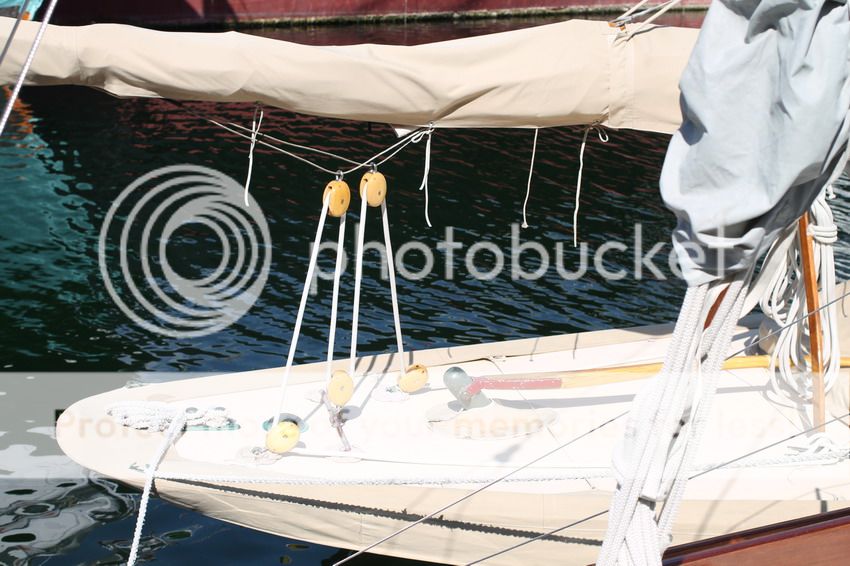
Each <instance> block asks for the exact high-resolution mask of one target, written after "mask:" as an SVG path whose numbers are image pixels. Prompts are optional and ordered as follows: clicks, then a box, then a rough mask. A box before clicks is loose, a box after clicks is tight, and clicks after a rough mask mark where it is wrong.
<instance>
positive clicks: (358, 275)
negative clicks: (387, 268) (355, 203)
mask: <svg viewBox="0 0 850 566" xmlns="http://www.w3.org/2000/svg"><path fill="white" fill-rule="evenodd" d="M367 211H368V201H367V200H366V199H365V198H364V197H363V196H362V195H361V198H360V224H359V225H358V226H357V248H356V249H355V254H356V255H355V264H354V305H353V309H352V310H353V313H352V315H351V353H350V355H349V358H348V375H350V376H351V377H352V379H353V378H354V370H355V369H356V367H357V326H358V324H359V323H360V287H361V285H362V283H363V244H364V240H365V237H366V213H367Z"/></svg>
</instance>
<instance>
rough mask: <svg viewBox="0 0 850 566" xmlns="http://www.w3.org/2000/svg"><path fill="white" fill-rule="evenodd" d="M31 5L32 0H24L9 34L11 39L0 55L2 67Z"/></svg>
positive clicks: (7, 41)
mask: <svg viewBox="0 0 850 566" xmlns="http://www.w3.org/2000/svg"><path fill="white" fill-rule="evenodd" d="M29 5H30V0H24V3H23V4H21V7H20V9H19V10H18V17H17V18H16V19H15V23H14V25H13V26H12V31H11V32H9V37H8V38H7V39H6V43H5V44H4V45H3V51H2V53H0V66H2V65H3V60H4V59H5V58H6V53H8V52H9V47H10V46H11V45H12V40H13V39H15V34H17V33H18V28H19V27H20V25H21V21H22V20H23V19H24V14H26V13H27V8H28V7H29Z"/></svg>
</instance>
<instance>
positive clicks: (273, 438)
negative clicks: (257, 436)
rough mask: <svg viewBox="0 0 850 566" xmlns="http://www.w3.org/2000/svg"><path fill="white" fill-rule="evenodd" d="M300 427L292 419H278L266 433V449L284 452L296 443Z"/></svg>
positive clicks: (277, 452)
mask: <svg viewBox="0 0 850 566" xmlns="http://www.w3.org/2000/svg"><path fill="white" fill-rule="evenodd" d="M300 437H301V429H300V428H299V427H298V423H295V422H293V421H280V422H279V423H277V424H276V425H275V426H273V427H271V428H270V429H269V431H268V432H267V433H266V450H268V451H270V452H274V453H275V454H286V453H287V452H289V451H290V450H292V449H293V448H295V445H296V444H298V440H299V439H300Z"/></svg>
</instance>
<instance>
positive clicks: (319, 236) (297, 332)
mask: <svg viewBox="0 0 850 566" xmlns="http://www.w3.org/2000/svg"><path fill="white" fill-rule="evenodd" d="M329 200H330V192H328V194H327V195H326V196H325V198H324V200H323V201H322V213H321V215H319V226H318V228H317V229H316V237H315V239H314V240H313V249H312V250H311V252H312V253H311V254H310V264H309V266H308V267H307V276H306V277H305V278H304V289H303V290H302V291H301V303H300V304H299V305H298V314H297V316H296V317H295V328H294V329H293V331H292V340H291V341H290V343H289V354H288V355H287V356H286V367H285V368H284V370H283V376H282V377H281V380H280V392H279V394H278V401H277V407H276V410H275V412H274V421H273V424H272V426H277V424H278V423H279V422H280V411H281V409H283V399H284V396H285V394H286V387H287V385H289V374H290V372H291V371H292V362H293V361H295V350H296V348H297V347H298V337H299V335H300V334H301V322H302V321H303V320H304V311H305V309H306V308H307V297H309V296H310V282H311V281H312V280H313V272H314V271H315V270H316V260H317V259H318V256H319V244H320V243H321V240H322V230H323V229H324V227H325V219H327V217H328V201H329Z"/></svg>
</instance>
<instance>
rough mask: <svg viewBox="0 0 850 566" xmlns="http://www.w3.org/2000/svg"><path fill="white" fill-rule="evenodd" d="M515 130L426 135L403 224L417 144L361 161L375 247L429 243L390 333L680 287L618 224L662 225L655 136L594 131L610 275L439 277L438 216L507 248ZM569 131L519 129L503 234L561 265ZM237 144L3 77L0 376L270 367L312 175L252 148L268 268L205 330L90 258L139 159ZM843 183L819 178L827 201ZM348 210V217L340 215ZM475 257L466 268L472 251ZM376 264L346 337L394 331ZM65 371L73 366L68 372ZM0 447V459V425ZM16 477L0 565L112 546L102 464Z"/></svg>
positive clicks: (438, 342)
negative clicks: (643, 269) (429, 263)
mask: <svg viewBox="0 0 850 566" xmlns="http://www.w3.org/2000/svg"><path fill="white" fill-rule="evenodd" d="M527 24H528V22H522V23H516V24H514V25H527ZM492 25H493V26H501V27H504V26H505V25H507V24H505V23H504V22H499V23H498V24H492ZM429 29H430V31H429ZM344 30H345V34H347V35H346V39H345V40H346V41H365V40H369V41H374V40H381V39H382V38H383V39H384V40H388V41H392V40H395V41H399V42H404V41H407V42H410V41H421V40H425V39H428V38H434V37H441V38H442V37H446V36H456V35H465V34H469V33H480V32H485V31H492V28H487V27H486V26H485V27H482V26H481V25H477V26H474V27H472V28H464V27H452V26H451V24H439V25H437V24H434V25H433V27H431V28H428V29H424V30H423V29H417V30H416V33H411V32H410V30H404V29H400V28H397V27H389V28H381V29H378V30H377V31H376V28H363V29H362V30H360V31H358V28H344ZM334 33H335V32H333V29H331V30H330V31H329V30H320V31H316V30H286V31H277V32H274V35H276V36H277V37H286V38H290V39H294V40H298V41H305V42H313V43H327V42H332V41H333V38H334V35H333V34H334ZM382 34H383V35H382ZM429 34H430V35H429ZM188 107H189V108H191V109H193V110H195V111H198V112H201V113H204V114H208V115H211V116H224V117H227V118H229V119H231V120H233V121H236V122H240V123H248V122H250V119H251V113H252V108H250V107H246V106H244V105H224V104H218V105H213V104H191V105H188ZM263 129H264V131H265V132H268V133H272V132H274V133H275V134H276V135H278V136H281V137H284V138H286V139H288V140H291V141H296V142H299V143H305V144H309V145H312V146H319V147H322V148H324V149H328V150H331V151H333V152H336V153H341V154H345V155H349V156H352V157H354V158H365V157H366V156H368V155H369V154H370V153H373V152H374V151H375V150H377V149H380V148H382V147H384V146H387V145H389V144H391V143H393V141H394V140H395V137H394V134H393V132H392V131H391V130H390V128H388V127H386V126H383V125H368V124H358V123H349V122H339V121H333V120H326V119H321V120H320V119H315V118H309V117H303V116H295V115H292V114H287V113H285V112H282V111H276V110H267V116H266V121H265V122H264V128H263ZM532 135H533V134H532V132H529V131H511V130H487V131H484V130H475V131H438V132H437V133H436V134H435V137H434V141H433V155H432V163H433V165H432V170H431V177H430V189H431V194H430V198H431V208H430V213H431V219H432V221H433V224H434V227H433V228H432V229H428V228H427V227H426V225H425V221H424V215H423V206H424V199H423V194H422V193H420V192H419V191H417V187H418V186H419V182H420V179H421V174H422V167H423V152H424V147H423V146H424V144H418V145H413V146H410V147H409V148H407V149H406V150H405V151H404V152H402V153H400V154H399V155H398V156H397V158H395V159H394V160H393V161H391V162H390V163H388V164H387V165H386V166H385V167H384V168H383V171H384V173H385V174H386V175H387V177H388V179H389V183H390V196H389V203H390V215H391V222H392V238H393V241H394V243H395V244H396V246H398V245H400V244H401V243H403V242H408V241H416V242H421V243H423V244H425V245H426V246H427V247H429V248H430V249H432V250H435V257H436V258H437V260H438V261H437V266H438V268H437V269H436V270H435V271H434V272H433V273H431V274H430V275H428V276H427V277H425V278H424V279H422V280H419V281H411V280H407V279H404V278H402V279H401V280H400V281H399V294H400V303H401V319H402V327H403V328H404V334H405V343H406V347H407V348H411V349H422V348H432V347H440V346H446V345H460V344H472V343H479V342H488V341H498V340H506V339H514V338H523V337H531V336H538V335H549V334H556V333H565V332H573V331H581V330H593V329H602V328H611V327H623V326H634V325H641V324H651V323H657V322H662V321H668V320H671V319H672V318H673V317H674V316H675V314H676V312H677V310H678V302H679V299H680V297H681V295H682V294H683V291H684V288H683V285H682V284H681V282H679V281H678V280H676V279H675V278H670V275H671V274H670V270H669V268H668V267H666V259H659V260H658V261H657V264H658V265H659V267H660V268H661V271H662V273H663V274H664V275H665V276H667V279H666V280H658V279H656V278H654V277H651V276H649V277H645V278H644V279H641V280H637V279H635V278H634V277H633V273H634V257H633V253H634V249H635V242H634V234H635V232H634V230H635V225H636V224H638V223H639V224H640V225H641V227H642V238H643V250H644V251H646V250H649V249H650V248H651V247H652V246H653V245H654V244H655V243H658V242H661V243H665V242H667V241H668V234H669V232H670V229H671V228H672V226H673V217H672V215H671V214H670V213H669V212H667V211H666V209H665V208H664V206H663V204H662V202H661V199H660V197H659V195H658V190H657V181H658V174H659V169H660V166H661V163H662V161H663V156H664V150H665V147H666V143H667V138H666V137H665V136H662V135H651V134H646V133H638V132H610V141H609V142H608V143H607V144H602V143H601V142H599V141H598V140H597V139H596V138H595V137H593V136H592V137H591V138H590V140H591V141H590V143H589V144H588V148H587V152H586V154H585V170H584V179H585V180H584V186H583V192H582V204H581V215H580V235H581V241H583V242H586V243H587V245H588V248H589V249H590V250H591V253H593V251H594V250H597V249H598V248H599V247H600V246H601V245H603V244H604V243H605V242H608V241H616V242H622V243H623V244H624V245H625V246H626V247H627V251H625V252H620V253H618V252H614V253H610V254H608V255H606V261H605V266H606V267H607V268H608V269H609V270H612V271H616V270H618V269H625V270H626V271H627V272H628V275H627V276H626V277H624V278H623V279H621V280H617V281H610V280H605V279H604V278H603V277H601V276H600V275H599V274H598V273H596V272H595V271H594V270H593V269H590V270H589V272H588V274H587V275H586V276H584V277H582V278H580V279H578V280H575V281H568V280H565V279H564V278H562V277H561V276H560V275H559V274H558V273H557V271H556V270H555V269H554V267H552V268H550V269H549V270H548V271H547V273H546V275H545V276H544V277H543V278H541V279H539V280H536V281H525V280H513V279H512V278H511V277H510V273H509V272H508V271H506V272H504V273H502V274H501V275H500V276H498V277H496V278H495V279H493V280H491V281H486V282H485V281H478V280H476V279H473V278H471V277H469V276H468V272H467V270H466V266H465V265H464V261H463V256H462V255H459V257H458V258H457V259H456V260H455V262H454V264H453V266H454V270H455V277H454V279H452V280H448V279H447V278H446V277H445V273H444V268H443V263H442V258H443V254H442V253H441V252H439V251H436V246H437V244H438V243H439V242H440V241H441V240H442V239H443V236H444V229H445V228H446V227H453V229H454V237H455V239H456V240H457V241H459V242H461V243H462V244H463V245H464V246H465V248H468V247H469V246H470V245H472V244H473V243H475V242H478V241H482V240H489V241H492V242H494V243H495V244H496V245H498V246H499V247H501V248H503V249H505V250H507V249H508V248H509V246H510V238H511V224H512V223H516V222H520V221H521V205H522V200H523V198H524V195H525V184H526V178H527V175H528V160H529V157H530V152H531V141H532ZM581 136H582V130H581V129H579V128H558V129H552V130H546V131H542V132H541V133H540V141H539V145H538V151H537V164H536V167H535V170H534V181H533V187H532V193H531V199H530V202H529V208H528V210H529V223H530V225H531V226H530V227H529V228H528V229H526V230H524V231H522V234H521V237H522V241H535V242H539V243H540V244H542V245H543V246H544V248H546V249H547V250H550V251H554V250H555V249H556V245H557V244H558V243H560V244H561V245H562V247H563V250H564V256H563V263H564V266H565V268H566V269H568V270H573V269H575V268H576V267H577V264H578V263H579V252H578V250H576V249H573V248H572V246H571V240H572V233H573V232H572V231H573V225H572V215H573V208H574V205H573V199H574V196H575V179H576V174H577V168H578V150H579V144H580V141H581ZM247 149H248V144H247V142H245V141H244V140H242V139H240V138H237V137H236V136H233V135H231V134H229V133H227V132H223V131H221V130H220V129H218V128H216V127H214V126H211V125H209V124H207V123H205V122H203V121H200V120H198V119H197V118H195V117H193V116H192V115H190V114H188V113H187V112H186V111H185V109H181V108H179V107H177V106H175V105H173V104H171V103H169V102H166V101H157V100H118V99H115V98H112V97H109V96H107V95H105V94H102V93H98V92H94V91H90V90H85V89H82V88H50V89H28V90H25V91H24V93H23V95H22V102H21V104H20V105H19V107H18V109H17V110H16V112H15V113H14V115H13V122H12V126H11V127H10V130H9V132H7V134H5V135H4V137H3V138H0V187H2V191H3V192H2V222H0V367H2V369H3V371H6V372H113V371H127V372H134V371H150V372H173V371H179V372H195V371H198V372H225V371H241V370H250V369H257V368H265V367H273V366H279V365H282V363H283V360H284V356H285V353H286V350H287V347H288V344H289V340H290V336H291V328H292V324H293V321H294V318H295V314H296V311H297V306H298V297H299V295H300V292H301V287H302V282H303V278H304V275H305V272H306V268H307V252H308V245H309V243H310V241H311V240H312V237H313V235H314V231H315V225H316V222H317V218H318V212H319V208H320V197H321V191H322V189H323V187H324V185H325V183H326V182H327V181H328V180H329V179H328V176H327V175H325V174H322V173H317V172H315V171H313V170H311V169H310V168H309V167H307V166H306V165H304V164H301V163H299V162H296V161H294V160H292V159H289V158H287V157H284V156H281V155H278V154H276V153H273V152H271V151H268V150H265V149H262V148H258V149H257V151H256V158H255V159H256V161H255V169H254V176H253V181H252V194H253V195H254V197H255V198H256V200H257V202H258V204H259V206H260V207H261V208H262V210H263V211H264V213H265V215H266V218H267V221H268V223H269V226H270V231H271V236H272V240H273V256H272V264H271V272H270V275H269V279H268V282H267V284H266V286H265V289H264V291H263V293H262V295H261V296H260V297H259V299H258V300H257V302H256V304H255V305H254V306H253V308H252V309H251V310H250V311H249V312H248V313H247V314H246V315H245V316H244V317H242V318H241V319H240V320H238V321H237V322H236V323H235V324H233V325H232V326H230V327H229V328H227V329H225V330H222V331H220V332H218V333H215V334H212V335H210V336H206V337H202V338H195V339H186V338H168V337H164V336H161V335H158V334H153V333H150V332H148V331H146V330H144V329H142V328H140V327H138V326H137V325H135V324H134V323H133V322H131V321H130V320H129V319H127V318H126V317H125V316H124V314H123V313H122V312H121V311H120V310H119V309H118V308H117V307H116V306H115V304H114V303H113V302H112V300H111V299H110V298H109V296H108V294H107V293H106V291H105V288H104V284H103V281H102V280H101V276H100V273H99V270H98V262H97V240H98V233H99V230H100V227H101V224H102V222H103V219H104V215H105V214H106V211H107V210H108V208H109V206H110V204H111V203H112V201H113V199H115V198H116V197H117V196H118V194H119V193H120V192H121V191H122V190H123V189H124V187H126V186H127V185H128V184H130V183H131V182H132V181H134V180H135V179H137V178H138V177H140V176H141V175H144V174H145V173H147V172H149V171H151V170H153V169H155V168H158V167H163V166H167V165H176V164H184V163H188V164H193V165H203V166H207V167H211V168H214V169H216V170H219V171H221V172H224V173H226V174H228V175H231V176H233V177H234V178H235V179H237V180H240V181H241V180H242V179H243V178H244V174H245V170H246V166H247ZM846 194H847V193H846V191H844V190H843V189H839V195H840V196H842V197H844V196H845V195H846ZM834 204H835V207H836V217H837V219H838V222H839V226H840V227H841V226H846V225H847V220H848V218H849V217H850V216H848V214H850V212H848V208H847V205H846V201H845V200H844V198H841V199H839V200H837V201H834ZM356 215H357V212H356V211H353V213H350V217H352V218H353V217H356ZM373 220H375V219H373ZM352 224H353V223H352ZM350 234H351V232H349V243H350V241H351V237H350ZM334 237H335V229H331V228H328V229H327V230H326V238H328V239H330V238H334ZM366 237H367V240H380V238H381V232H380V227H379V224H378V223H377V221H375V222H370V224H369V226H368V228H367V236H366ZM846 242H847V238H846V236H845V235H843V234H842V235H841V242H840V243H839V245H838V247H837V260H838V264H839V265H838V269H839V272H840V273H839V275H840V276H843V275H845V274H846V273H848V271H850V270H848V263H847V260H846V259H845V258H846V255H847V254H846V253H842V251H844V250H846ZM170 246H171V247H170V248H169V254H174V257H176V258H179V263H180V265H181V266H182V268H183V269H185V270H187V272H189V273H191V272H199V271H203V270H204V269H209V268H210V267H211V266H214V265H215V263H216V259H217V258H216V253H217V250H218V249H219V248H218V243H217V240H216V239H215V238H214V237H213V235H212V234H209V233H205V232H203V231H195V232H180V233H179V234H178V237H177V238H176V239H175V240H173V241H172V243H171V244H170ZM669 250H670V246H669V244H665V246H664V250H663V252H662V253H659V254H658V256H657V257H658V258H666V254H667V252H669ZM409 257H410V262H409V265H408V267H410V268H418V267H421V259H419V258H418V257H417V256H415V255H414V254H411V256H409ZM485 259H486V257H484V259H482V262H481V267H482V269H483V268H486V267H487V266H488V265H487V261H485ZM522 263H523V265H524V266H525V267H526V268H528V269H532V268H533V267H534V266H535V265H536V261H535V259H534V258H533V257H530V256H524V257H523V259H522ZM331 265H332V258H331V257H330V255H328V256H326V257H323V258H322V266H323V267H324V268H326V269H328V268H330V266H331ZM378 269H379V264H378V259H377V257H376V256H367V258H366V263H365V274H366V275H365V280H364V287H363V293H364V295H363V298H362V302H363V304H362V314H361V323H360V324H361V327H360V351H361V352H364V353H377V352H383V351H386V350H391V349H393V348H394V336H393V331H392V313H391V308H390V303H389V299H388V293H387V291H386V283H385V282H383V281H381V280H380V279H379V278H378V277H377V273H378ZM644 275H646V273H645V274H644ZM352 283H353V277H352V275H351V270H350V269H349V272H348V274H347V276H346V277H344V278H343V281H342V297H341V301H342V304H343V305H350V302H351V296H352ZM329 308H330V284H329V283H324V284H323V285H322V286H320V292H319V294H318V295H317V296H316V298H315V300H313V301H311V303H310V305H309V307H308V309H307V312H306V317H305V325H304V330H303V335H302V340H301V343H300V351H299V354H298V358H297V361H298V362H307V361H315V360H318V359H321V358H322V357H323V356H324V348H325V345H326V342H327V338H328V329H327V323H326V321H327V317H328V312H329ZM350 317H351V315H350V308H348V309H346V308H343V309H342V310H341V312H340V323H339V324H340V333H339V335H338V337H337V344H338V348H337V354H338V355H340V356H341V355H344V350H345V348H346V347H347V344H348V332H349V329H350ZM0 379H2V377H0ZM75 379H85V375H84V373H81V374H79V375H78V376H76V377H75ZM0 390H2V385H0ZM0 399H2V398H0ZM57 408H58V407H57ZM0 428H2V426H0ZM0 454H6V455H7V456H8V455H9V454H12V452H10V445H9V443H8V442H6V443H5V444H4V439H3V437H2V436H0ZM0 464H3V463H2V462H0ZM8 465H9V464H8V463H5V465H0V468H4V467H7V466H8ZM19 483H20V485H18V483H17V480H15V479H14V478H8V479H4V480H0V485H1V486H2V489H3V490H4V491H5V492H6V494H5V498H4V499H2V500H0V501H3V502H5V503H2V504H0V564H27V563H32V564H44V563H49V564H113V563H116V564H117V563H121V562H122V560H126V555H127V545H128V544H129V540H130V537H131V535H132V530H133V523H134V520H135V515H134V510H135V506H136V504H137V503H138V499H137V497H136V496H135V495H134V494H129V493H124V492H122V490H121V489H119V488H116V487H115V486H113V485H112V484H111V483H110V482H108V481H104V480H98V481H88V480H76V482H75V483H69V484H68V485H64V486H59V487H56V486H53V487H52V488H51V490H49V491H48V492H49V496H48V495H45V496H44V497H42V498H39V497H40V496H39V494H40V493H42V492H41V491H37V492H36V493H29V494H28V493H15V491H16V490H17V491H20V490H22V489H28V487H27V482H26V481H21V482H19ZM10 492H11V493H10ZM48 492H44V493H48ZM69 517H70V519H69ZM69 521H70V523H69ZM145 533H146V539H145V540H146V548H145V551H144V552H143V558H146V559H156V560H157V561H159V562H160V563H164V564H199V563H210V564H235V563H257V564H281V563H282V564H304V565H306V564H322V563H331V562H332V561H333V559H338V558H340V557H342V556H344V555H345V552H346V551H340V550H336V549H329V548H322V547H317V546H313V545H303V544H299V543H295V541H286V540H284V539H281V538H278V537H274V536H270V535H264V534H261V533H256V532H253V531H250V530H247V529H243V528H239V527H235V526H231V525H227V524H224V523H221V522H218V521H215V520H212V519H208V518H206V517H203V516H200V515H198V514H195V513H192V512H188V511H185V510H182V509H179V508H176V507H174V506H171V505H168V504H165V503H161V502H158V501H154V503H153V504H152V505H151V508H150V510H149V513H148V519H147V527H146V530H145ZM376 561H380V562H381V563H384V564H389V563H393V562H394V561H392V560H390V559H383V558H380V559H379V558H376V557H371V558H367V559H366V560H363V561H361V563H362V564H367V563H373V562H376Z"/></svg>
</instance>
